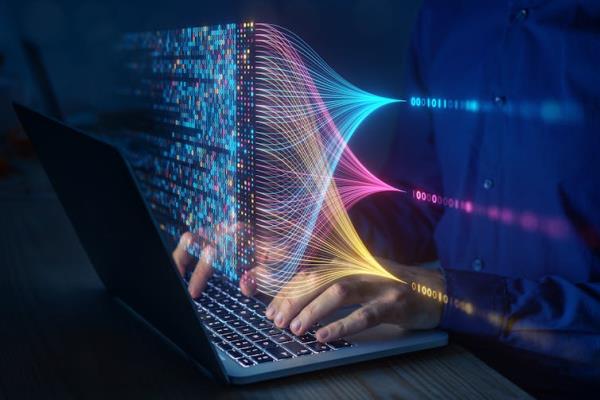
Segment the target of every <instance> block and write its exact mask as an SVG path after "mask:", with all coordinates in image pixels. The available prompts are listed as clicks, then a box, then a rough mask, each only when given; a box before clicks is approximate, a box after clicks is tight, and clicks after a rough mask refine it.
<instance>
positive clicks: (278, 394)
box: [0, 192, 528, 400]
mask: <svg viewBox="0 0 600 400" xmlns="http://www.w3.org/2000/svg"><path fill="white" fill-rule="evenodd" d="M0 273H1V278H0V311H1V316H0V398H4V397H6V398H37V399H46V398H60V399H63V398H102V399H106V398H121V397H125V396H128V397H130V398H144V399H147V398H204V399H205V398H211V399H221V398H227V399H229V398H248V399H249V398H273V399H319V400H323V399H329V398H332V399H364V398H385V399H387V398H457V399H469V398H473V399H482V398H488V399H492V398H528V395H527V394H526V393H524V392H523V391H521V390H520V389H519V388H518V387H516V386H515V385H513V384H512V383H511V382H509V381H508V380H507V379H505V378H504V377H502V376H501V375H500V374H498V373H497V372H495V371H494V370H493V369H491V368H489V367H488V366H487V365H486V364H484V363H483V362H482V361H480V360H479V359H477V358H476V357H475V356H473V355H472V354H470V353H469V352H467V351H466V350H464V349H463V348H461V347H459V346H457V345H453V344H451V345H449V346H447V347H445V348H442V349H436V350H429V351H424V352H420V353H414V354H409V355H404V356H398V357H393V358H388V359H385V360H380V361H376V362H367V363H363V364H358V365H352V366H347V367H341V368H335V369H331V370H328V371H322V372H315V373H309V374H305V375H300V376H295V377H291V378H285V379H280V380H276V381H271V382H264V383H259V384H254V385H250V386H246V387H225V386H222V385H219V384H217V383H214V382H211V381H209V380H208V379H207V378H205V377H204V376H202V375H201V374H200V373H198V372H197V370H196V369H195V368H194V367H193V366H192V364H191V363H190V362H189V361H187V360H186V359H185V358H184V357H182V356H181V355H180V354H179V353H177V352H176V351H173V350H172V348H170V347H169V346H167V345H166V344H164V342H162V340H161V339H160V338H159V337H158V336H157V335H156V334H154V333H152V332H151V331H150V330H148V329H147V328H146V327H145V326H143V325H142V324H141V323H140V322H138V321H137V320H136V319H134V318H133V317H132V316H131V315H130V314H129V313H128V312H127V311H125V310H124V309H123V308H121V307H120V306H119V305H118V304H117V303H116V302H114V301H113V300H112V299H111V298H110V297H109V296H108V295H107V294H106V293H105V292H104V290H103V289H102V287H101V284H100V281H99V279H98V277H97V276H96V274H95V272H94V270H93V269H92V267H91V265H90V263H89V261H88V259H87V256H86V255H85V253H84V251H83V250H82V248H81V246H80V245H79V242H78V240H77V238H76V236H75V233H74V231H73V229H72V227H71V225H70V223H69V221H68V220H67V218H66V216H65V215H64V212H63V210H62V207H61V206H60V204H59V203H58V201H57V200H56V199H55V198H54V197H53V195H52V193H51V192H45V194H43V193H42V194H39V195H37V197H28V196H25V195H17V196H14V195H13V196H2V197H0ZM209 396H210V397H209Z"/></svg>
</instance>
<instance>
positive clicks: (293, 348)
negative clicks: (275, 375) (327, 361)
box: [283, 342, 312, 356]
mask: <svg viewBox="0 0 600 400" xmlns="http://www.w3.org/2000/svg"><path fill="white" fill-rule="evenodd" d="M283 347H285V348H286V349H287V350H288V351H289V352H290V353H292V354H295V355H297V356H305V355H308V354H312V351H310V350H309V349H307V348H306V347H304V346H303V345H301V344H300V343H298V342H288V343H284V344H283Z"/></svg>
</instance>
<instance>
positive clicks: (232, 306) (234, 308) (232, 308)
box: [225, 303, 242, 312]
mask: <svg viewBox="0 0 600 400" xmlns="http://www.w3.org/2000/svg"><path fill="white" fill-rule="evenodd" d="M225 307H227V309H229V310H230V311H234V312H235V311H237V310H240V309H241V308H242V306H241V305H240V304H238V303H231V304H227V305H225Z"/></svg>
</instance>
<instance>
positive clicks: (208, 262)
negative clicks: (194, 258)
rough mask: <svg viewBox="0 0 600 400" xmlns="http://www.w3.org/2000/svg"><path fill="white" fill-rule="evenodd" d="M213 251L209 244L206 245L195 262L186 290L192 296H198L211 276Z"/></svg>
mask: <svg viewBox="0 0 600 400" xmlns="http://www.w3.org/2000/svg"><path fill="white" fill-rule="evenodd" d="M213 252H214V250H213V248H212V247H211V246H206V247H205V248H204V249H203V250H202V255H201V256H200V259H199V260H198V263H197V264H196V268H195V269H194V272H193V273H192V277H191V278H190V283H189V285H188V290H189V292H190V295H191V296H192V298H197V297H199V296H200V294H202V291H203V290H204V288H205V287H206V283H207V282H208V280H209V279H210V277H211V276H212V273H213V269H212V257H213Z"/></svg>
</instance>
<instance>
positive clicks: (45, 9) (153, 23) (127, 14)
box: [0, 0, 420, 171]
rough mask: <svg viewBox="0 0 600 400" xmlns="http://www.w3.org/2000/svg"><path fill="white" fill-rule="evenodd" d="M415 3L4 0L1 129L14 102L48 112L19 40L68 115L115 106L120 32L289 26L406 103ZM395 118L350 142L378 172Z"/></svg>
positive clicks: (386, 113)
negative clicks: (39, 61) (28, 43)
mask: <svg viewBox="0 0 600 400" xmlns="http://www.w3.org/2000/svg"><path fill="white" fill-rule="evenodd" d="M419 3H420V1H417V0H405V1H395V0H377V1H373V0H355V1H348V0H330V1H323V0H289V1H274V0H257V1H237V0H218V1H210V2H208V1H197V0H196V1H182V0H169V1H148V0H132V1H123V0H103V1H98V0H91V1H89V0H36V1H18V0H0V35H1V36H0V37H1V39H0V53H2V54H3V55H4V59H5V62H4V66H3V67H2V66H0V132H3V131H6V130H7V129H8V128H10V126H11V125H16V122H15V120H14V119H13V117H12V112H11V110H10V107H9V102H8V101H7V100H8V99H10V98H15V99H17V100H20V101H22V102H24V103H26V104H30V105H32V106H34V107H35V106H37V107H42V105H41V104H42V103H41V101H40V99H39V93H38V88H37V85H36V84H35V83H34V81H32V76H31V71H30V68H29V66H28V65H27V63H26V62H25V58H24V56H23V53H22V50H21V48H20V45H19V37H26V38H28V39H30V40H32V41H33V42H35V43H37V44H38V45H39V46H40V48H41V50H42V56H43V58H44V61H45V64H46V67H47V69H48V72H49V75H50V79H51V82H52V85H53V86H54V89H55V91H56V93H57V96H58V100H59V102H60V104H61V107H62V109H63V111H64V112H65V113H66V114H67V115H68V114H73V113H81V112H88V111H90V110H96V111H97V110H111V109H114V108H115V104H116V102H115V100H114V98H115V96H114V93H113V90H114V85H113V84H112V82H113V79H114V73H115V72H114V71H116V68H115V61H114V52H113V46H114V44H115V43H116V41H117V40H118V39H119V37H120V35H121V34H122V33H124V32H136V31H146V30H157V29H167V28H180V27H189V26H203V25H212V24H221V23H227V22H240V21H245V20H254V21H259V22H268V23H274V24H278V25H281V26H283V27H286V28H288V29H290V30H292V31H293V32H295V33H297V34H298V35H300V37H302V38H303V39H304V40H305V41H306V42H307V43H308V44H309V45H311V46H312V47H313V48H314V49H315V50H316V51H317V52H318V53H319V54H320V55H321V56H322V57H323V58H324V59H325V61H327V62H328V63H329V64H330V65H331V66H332V67H333V68H334V69H335V70H336V71H338V72H339V73H340V74H341V75H342V76H344V77H345V78H346V79H348V80H349V81H350V82H352V83H353V84H355V85H357V86H359V87H361V88H363V89H365V90H368V91H370V92H372V93H375V94H379V95H384V96H389V97H401V96H402V88H401V83H400V81H401V79H400V77H401V74H402V72H403V65H404V56H405V49H406V46H407V42H408V38H409V35H410V30H411V28H412V25H413V20H414V17H415V15H416V12H417V10H418V6H419ZM396 117H397V108H396V109H395V107H394V106H388V107H387V108H384V109H381V110H379V111H377V112H376V113H375V114H374V115H373V116H372V117H371V118H369V119H367V120H366V121H365V123H364V124H363V126H361V128H360V129H359V130H358V131H357V133H356V135H355V137H354V138H353V139H352V142H351V146H352V148H353V149H354V150H355V152H356V153H358V155H359V156H360V157H361V158H362V159H363V162H364V163H365V164H366V165H367V167H370V168H372V169H374V170H375V171H377V169H378V167H379V166H380V162H381V160H382V159H383V157H381V152H383V151H385V149H386V148H387V145H388V143H389V141H390V138H391V136H392V135H393V134H394V131H395V127H396ZM0 135H2V133H0ZM374 138H375V139H374ZM0 140H1V137H0Z"/></svg>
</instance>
